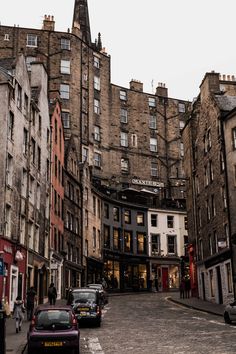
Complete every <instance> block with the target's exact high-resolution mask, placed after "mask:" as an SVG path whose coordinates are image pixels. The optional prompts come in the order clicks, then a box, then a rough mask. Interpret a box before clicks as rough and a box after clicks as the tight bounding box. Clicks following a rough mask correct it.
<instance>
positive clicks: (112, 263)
mask: <svg viewBox="0 0 236 354" xmlns="http://www.w3.org/2000/svg"><path fill="white" fill-rule="evenodd" d="M104 278H105V280H106V282H107V286H108V289H109V290H111V291H140V290H147V288H148V264H147V262H146V259H144V260H141V259H139V258H137V259H135V258H133V259H132V258H128V257H127V258H124V257H122V258H120V259H107V260H106V261H105V263H104Z"/></svg>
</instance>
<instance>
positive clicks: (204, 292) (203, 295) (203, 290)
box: [201, 273, 206, 300]
mask: <svg viewBox="0 0 236 354" xmlns="http://www.w3.org/2000/svg"><path fill="white" fill-rule="evenodd" d="M201 278H202V298H203V300H206V290H205V278H204V273H201Z"/></svg>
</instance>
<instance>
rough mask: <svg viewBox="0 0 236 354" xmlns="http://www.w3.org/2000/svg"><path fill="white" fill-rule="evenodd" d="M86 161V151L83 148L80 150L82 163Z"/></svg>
mask: <svg viewBox="0 0 236 354" xmlns="http://www.w3.org/2000/svg"><path fill="white" fill-rule="evenodd" d="M87 160H88V149H87V148H85V147H83V148H82V161H83V162H85V161H87Z"/></svg>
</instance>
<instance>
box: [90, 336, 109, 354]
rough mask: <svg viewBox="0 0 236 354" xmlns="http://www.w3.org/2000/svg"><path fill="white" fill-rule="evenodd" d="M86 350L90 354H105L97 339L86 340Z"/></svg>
mask: <svg viewBox="0 0 236 354" xmlns="http://www.w3.org/2000/svg"><path fill="white" fill-rule="evenodd" d="M88 348H89V350H90V352H91V353H92V354H105V353H104V351H103V350H102V347H101V344H100V343H99V340H98V338H97V337H89V338H88Z"/></svg>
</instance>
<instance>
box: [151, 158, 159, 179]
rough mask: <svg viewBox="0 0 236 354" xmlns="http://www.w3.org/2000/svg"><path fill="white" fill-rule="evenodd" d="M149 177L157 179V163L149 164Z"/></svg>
mask: <svg viewBox="0 0 236 354" xmlns="http://www.w3.org/2000/svg"><path fill="white" fill-rule="evenodd" d="M151 176H152V177H157V176H158V169H157V163H156V162H151Z"/></svg>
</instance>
